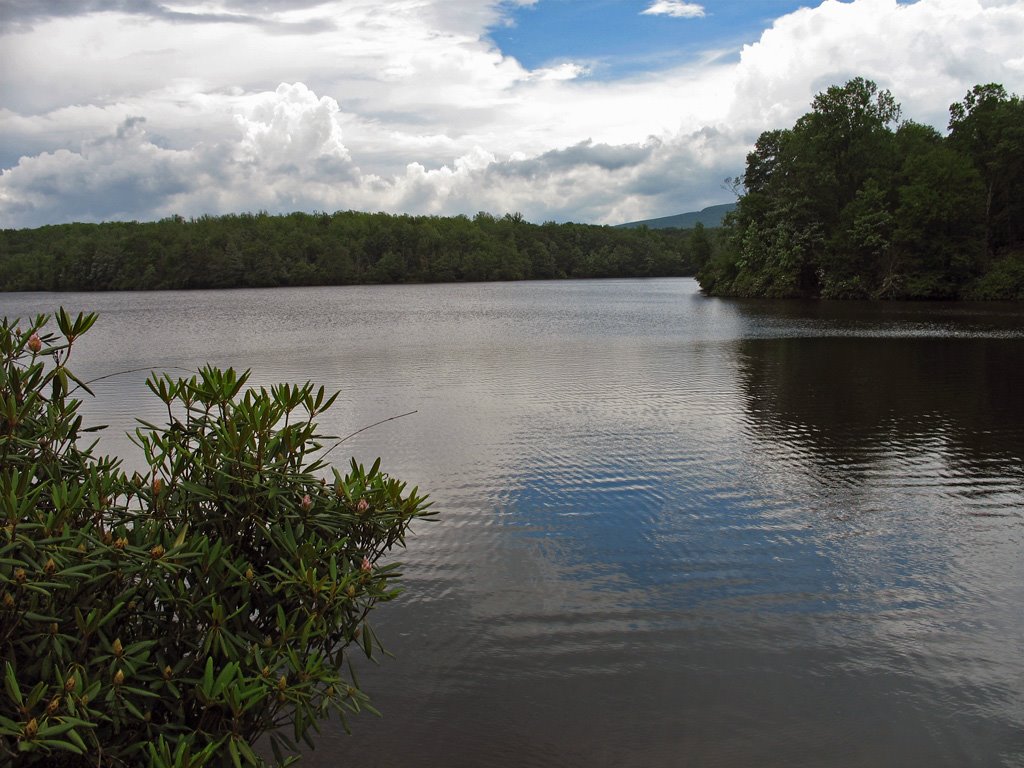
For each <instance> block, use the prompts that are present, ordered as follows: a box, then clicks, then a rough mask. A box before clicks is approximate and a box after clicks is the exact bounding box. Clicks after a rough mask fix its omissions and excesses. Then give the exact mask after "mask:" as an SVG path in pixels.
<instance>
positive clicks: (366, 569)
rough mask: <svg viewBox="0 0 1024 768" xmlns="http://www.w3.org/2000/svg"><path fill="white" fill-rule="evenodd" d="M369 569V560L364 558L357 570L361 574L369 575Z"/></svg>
mask: <svg viewBox="0 0 1024 768" xmlns="http://www.w3.org/2000/svg"><path fill="white" fill-rule="evenodd" d="M370 568H371V566H370V558H368V557H364V558H363V562H361V563H360V564H359V570H360V571H362V572H363V573H369V572H370Z"/></svg>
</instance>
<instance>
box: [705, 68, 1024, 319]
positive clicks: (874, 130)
mask: <svg viewBox="0 0 1024 768" xmlns="http://www.w3.org/2000/svg"><path fill="white" fill-rule="evenodd" d="M950 113H951V117H952V119H951V122H950V130H951V133H950V136H949V138H947V139H944V138H943V137H941V136H940V135H939V134H938V133H937V132H936V131H934V130H933V129H932V128H929V127H927V126H923V125H919V124H916V123H913V122H909V121H908V122H904V123H902V124H901V125H899V127H898V128H897V129H896V130H894V126H895V124H896V122H897V121H898V119H899V115H900V108H899V105H898V104H897V103H896V101H895V99H894V98H893V96H892V94H890V93H889V92H888V91H880V90H879V89H878V87H877V86H876V85H875V83H873V82H871V81H869V80H865V79H863V78H855V79H853V80H851V81H849V82H848V83H846V85H844V86H832V87H831V88H829V89H827V90H826V91H825V92H823V93H820V94H818V96H817V97H815V99H814V101H813V102H812V109H811V111H810V112H808V113H807V114H805V115H804V116H803V117H801V118H800V119H799V120H797V122H796V124H795V125H794V126H793V128H791V129H787V130H773V131H766V132H764V133H762V134H761V136H760V137H759V138H758V140H757V143H756V144H755V146H754V150H753V152H751V153H750V154H749V155H748V156H747V165H746V173H745V175H744V177H743V186H744V192H743V194H742V195H741V197H740V200H739V203H738V205H737V209H736V212H735V214H734V215H733V216H731V217H730V218H729V220H728V222H727V228H726V229H727V235H726V238H727V245H726V247H725V248H723V249H722V250H721V251H720V252H719V253H717V254H715V255H714V256H713V257H712V258H709V259H708V260H707V261H706V262H705V263H704V265H703V266H702V268H701V270H700V272H699V273H698V279H699V280H700V283H701V287H702V289H703V290H704V291H705V292H706V293H709V294H716V295H735V296H778V297H783V296H811V297H824V298H844V299H849V298H956V297H958V296H960V295H962V294H965V292H967V291H968V288H967V286H968V285H971V284H974V285H975V286H976V288H975V289H971V291H972V294H971V295H973V296H981V295H989V294H990V293H993V292H994V293H996V294H999V295H1003V294H1004V293H1005V292H1006V290H1008V289H1006V288H1005V286H1006V285H1007V280H1009V279H1010V278H1005V277H1004V278H1002V279H993V281H989V282H986V281H984V279H983V276H984V275H985V273H986V271H987V270H988V269H990V268H991V269H994V268H996V266H997V265H998V264H999V263H1000V256H1001V254H1003V253H1005V252H1008V251H1010V250H1013V249H1019V248H1020V247H1021V246H1022V245H1024V227H1021V225H1020V223H1019V222H1021V221H1024V208H1022V207H1021V206H1022V205H1024V107H1022V104H1021V100H1020V99H1019V98H1017V97H1009V96H1007V95H1006V92H1005V90H1003V88H1002V86H998V85H987V86H976V87H975V88H974V89H973V90H972V91H971V92H970V93H968V94H967V97H966V98H965V99H964V101H963V102H962V103H960V104H954V105H953V106H952V107H951V108H950ZM1001 270H1002V272H1004V273H1005V272H1007V270H1008V268H1006V267H1001ZM972 281H974V282H973V283H972ZM990 284H991V285H993V286H994V285H996V284H998V285H1001V286H1003V287H1001V288H999V289H998V290H997V289H996V288H992V289H991V290H989V289H984V290H983V289H982V288H981V286H982V285H990Z"/></svg>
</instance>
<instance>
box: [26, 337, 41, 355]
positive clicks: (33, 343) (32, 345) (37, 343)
mask: <svg viewBox="0 0 1024 768" xmlns="http://www.w3.org/2000/svg"><path fill="white" fill-rule="evenodd" d="M28 348H29V349H30V350H32V354H33V355H37V354H39V350H41V349H42V348H43V342H42V341H41V340H40V339H39V334H38V333H33V334H32V335H31V336H29V337H28Z"/></svg>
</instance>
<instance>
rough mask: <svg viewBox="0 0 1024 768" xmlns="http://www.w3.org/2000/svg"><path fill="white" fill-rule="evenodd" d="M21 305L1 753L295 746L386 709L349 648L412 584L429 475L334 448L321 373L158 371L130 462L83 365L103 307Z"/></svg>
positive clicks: (8, 436) (2, 492) (167, 765)
mask: <svg viewBox="0 0 1024 768" xmlns="http://www.w3.org/2000/svg"><path fill="white" fill-rule="evenodd" d="M95 320H96V316H95V315H79V316H78V317H77V318H75V319H72V318H71V317H69V316H68V315H67V314H65V313H64V311H63V310H61V311H60V312H59V313H58V314H57V316H56V324H57V329H58V332H57V333H53V332H50V331H49V330H48V329H47V323H48V318H47V317H45V316H40V317H38V318H36V319H35V320H33V321H31V322H29V323H27V324H26V326H25V327H24V328H19V327H17V324H16V322H10V321H8V320H7V319H4V320H3V322H2V324H0V517H2V526H3V528H2V530H0V647H2V650H3V654H2V658H3V660H4V661H3V666H2V669H0V674H2V675H3V678H4V683H3V689H2V691H0V763H3V764H10V763H11V762H12V761H17V762H18V764H19V765H26V766H32V765H40V766H44V765H45V766H51V765H53V766H64V765H66V766H79V765H81V766H86V765H89V766H125V765H149V766H154V767H157V768H171V767H172V766H173V767H174V768H186V767H191V768H200V767H201V766H221V765H234V766H246V765H248V766H260V765H264V764H265V759H264V757H263V756H261V755H260V754H258V753H257V752H256V751H255V750H254V745H255V744H256V742H257V740H258V739H260V737H261V736H269V746H270V748H271V749H272V751H273V754H274V755H275V759H274V762H275V763H276V764H286V763H288V762H290V761H291V760H292V759H293V758H292V757H289V755H290V754H291V755H293V754H294V751H295V745H296V743H297V742H298V741H300V740H301V741H305V742H306V743H309V744H311V733H312V732H315V731H316V729H317V727H318V723H319V722H320V721H322V720H323V719H325V718H327V717H329V716H335V715H339V716H341V718H342V719H343V720H344V718H345V716H346V715H349V714H352V713H357V712H359V711H361V710H364V709H367V710H371V711H372V707H371V706H370V704H369V700H368V698H367V696H366V694H365V693H364V692H363V691H362V690H361V689H360V687H359V684H358V682H357V680H356V678H355V670H354V668H353V667H352V664H351V660H350V658H349V655H350V653H351V651H350V647H352V646H353V644H356V645H355V647H356V648H358V649H359V651H360V653H362V654H365V655H366V656H367V657H371V658H373V657H375V656H376V655H378V653H379V652H380V651H382V650H383V649H382V648H381V646H380V643H379V641H378V639H377V637H376V635H375V634H374V632H373V630H372V629H371V627H370V624H369V623H368V621H367V615H368V613H369V612H370V610H371V609H372V608H373V607H374V606H375V605H376V604H377V603H379V602H384V601H388V600H391V599H392V598H394V597H395V596H396V595H397V594H398V588H397V580H398V578H399V575H400V574H399V571H398V566H397V564H396V563H394V562H387V561H386V560H385V559H384V558H385V555H386V554H387V553H388V552H389V551H390V550H392V549H393V548H394V547H397V546H402V545H404V540H405V535H406V532H407V530H408V527H409V524H410V523H411V522H412V521H413V520H415V519H418V518H422V517H425V516H427V515H429V514H431V513H430V512H429V510H428V507H429V505H428V504H427V503H426V500H425V497H424V496H421V495H420V494H419V493H418V491H417V490H416V489H412V490H411V491H407V490H406V487H405V485H404V484H403V483H401V482H399V481H398V480H396V479H394V478H391V477H389V476H388V475H386V474H384V473H383V472H381V471H380V468H379V463H380V462H379V460H378V462H377V463H375V464H374V465H373V466H372V467H371V468H370V469H366V468H364V467H363V466H360V465H358V464H356V462H355V461H354V460H353V461H352V463H351V466H350V468H349V471H348V473H347V474H345V475H342V474H341V473H339V472H338V471H337V470H335V469H331V468H329V467H328V466H327V465H326V464H325V463H324V460H323V457H324V453H325V451H324V449H323V441H324V437H322V436H320V435H319V434H318V433H317V427H316V423H315V421H314V420H315V418H316V417H317V416H318V415H319V414H320V413H322V412H323V411H324V410H326V409H327V408H329V407H330V406H331V405H332V403H333V402H334V399H335V397H336V396H330V395H328V394H327V393H325V391H324V389H323V388H322V387H321V388H319V389H315V388H314V387H313V385H311V384H308V383H307V384H305V385H302V386H291V385H281V386H276V387H273V388H271V389H270V390H267V389H258V390H256V389H252V388H249V387H248V386H247V375H248V372H246V373H243V374H236V373H235V372H234V371H233V370H230V369H229V370H226V371H221V370H218V369H215V368H204V369H203V370H201V371H200V372H199V373H198V374H197V375H194V376H191V377H189V378H187V379H184V378H179V379H172V378H170V377H168V376H157V375H153V376H151V377H150V379H149V380H148V382H147V383H148V385H149V388H150V389H151V390H152V391H153V393H154V394H155V395H156V396H157V397H158V398H159V399H160V400H161V401H163V403H164V404H165V405H166V408H167V423H166V424H165V425H163V426H156V425H152V424H142V426H140V427H139V428H138V429H137V431H136V433H135V440H136V441H137V443H138V445H139V446H141V448H142V451H143V453H144V455H145V459H146V462H147V464H148V466H149V467H150V471H149V472H148V473H147V474H146V475H145V476H141V475H138V474H135V475H134V476H133V477H132V478H128V477H127V476H126V474H125V473H124V472H123V471H121V469H120V467H119V463H118V461H116V460H112V459H110V458H106V457H102V456H96V455H94V453H93V451H94V449H95V445H91V446H90V445H83V441H84V440H85V438H86V437H87V433H89V432H90V431H91V430H90V429H88V428H86V427H84V426H83V423H82V417H81V416H80V415H79V413H78V410H79V406H80V405H81V401H80V400H78V399H76V397H75V394H76V393H77V392H78V391H82V392H89V388H88V386H87V384H86V383H85V382H82V381H80V380H79V379H78V378H76V377H75V375H74V374H73V373H72V371H71V370H70V368H69V367H68V358H69V357H70V355H71V351H72V348H73V346H74V344H75V343H76V341H77V340H78V339H79V338H80V337H81V336H82V334H83V333H85V332H86V331H88V330H89V327H90V326H91V325H92V324H93V323H94V322H95Z"/></svg>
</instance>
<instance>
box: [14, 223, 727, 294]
mask: <svg viewBox="0 0 1024 768" xmlns="http://www.w3.org/2000/svg"><path fill="white" fill-rule="evenodd" d="M715 241H716V237H715V231H714V230H712V229H709V230H707V231H705V230H704V228H703V227H701V226H698V227H695V228H693V229H689V230H680V229H647V228H644V227H640V228H637V229H626V228H613V227H606V226H595V225H586V224H572V223H568V224H555V223H546V224H531V223H529V222H527V221H524V220H523V218H522V216H520V215H518V214H507V215H505V216H503V217H500V218H499V217H495V216H492V215H490V214H487V213H478V214H477V215H476V216H474V217H472V218H469V217H467V216H454V217H437V216H406V215H390V214H385V213H360V212H355V211H342V212H337V213H332V214H328V213H312V214H309V213H291V214H287V215H269V214H266V213H257V214H240V215H226V216H202V217H199V218H193V219H184V218H182V217H180V216H174V217H171V218H167V219H163V220H161V221H156V222H134V221H133V222H107V223H102V224H82V223H77V224H59V225H52V226H45V227H39V228H36V229H20V230H13V229H8V230H3V231H2V232H0V290H4V291H107V290H162V289H189V288H238V287H271V286H293V285H355V284H363V283H426V282H462V281H467V282H468V281H487V280H530V279H534V280H546V279H559V278H589V277H668V276H680V275H692V274H694V273H695V272H696V271H697V269H699V268H700V266H701V265H702V264H704V263H705V262H706V261H707V260H708V259H709V258H710V257H711V255H712V251H713V248H714V243H715Z"/></svg>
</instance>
